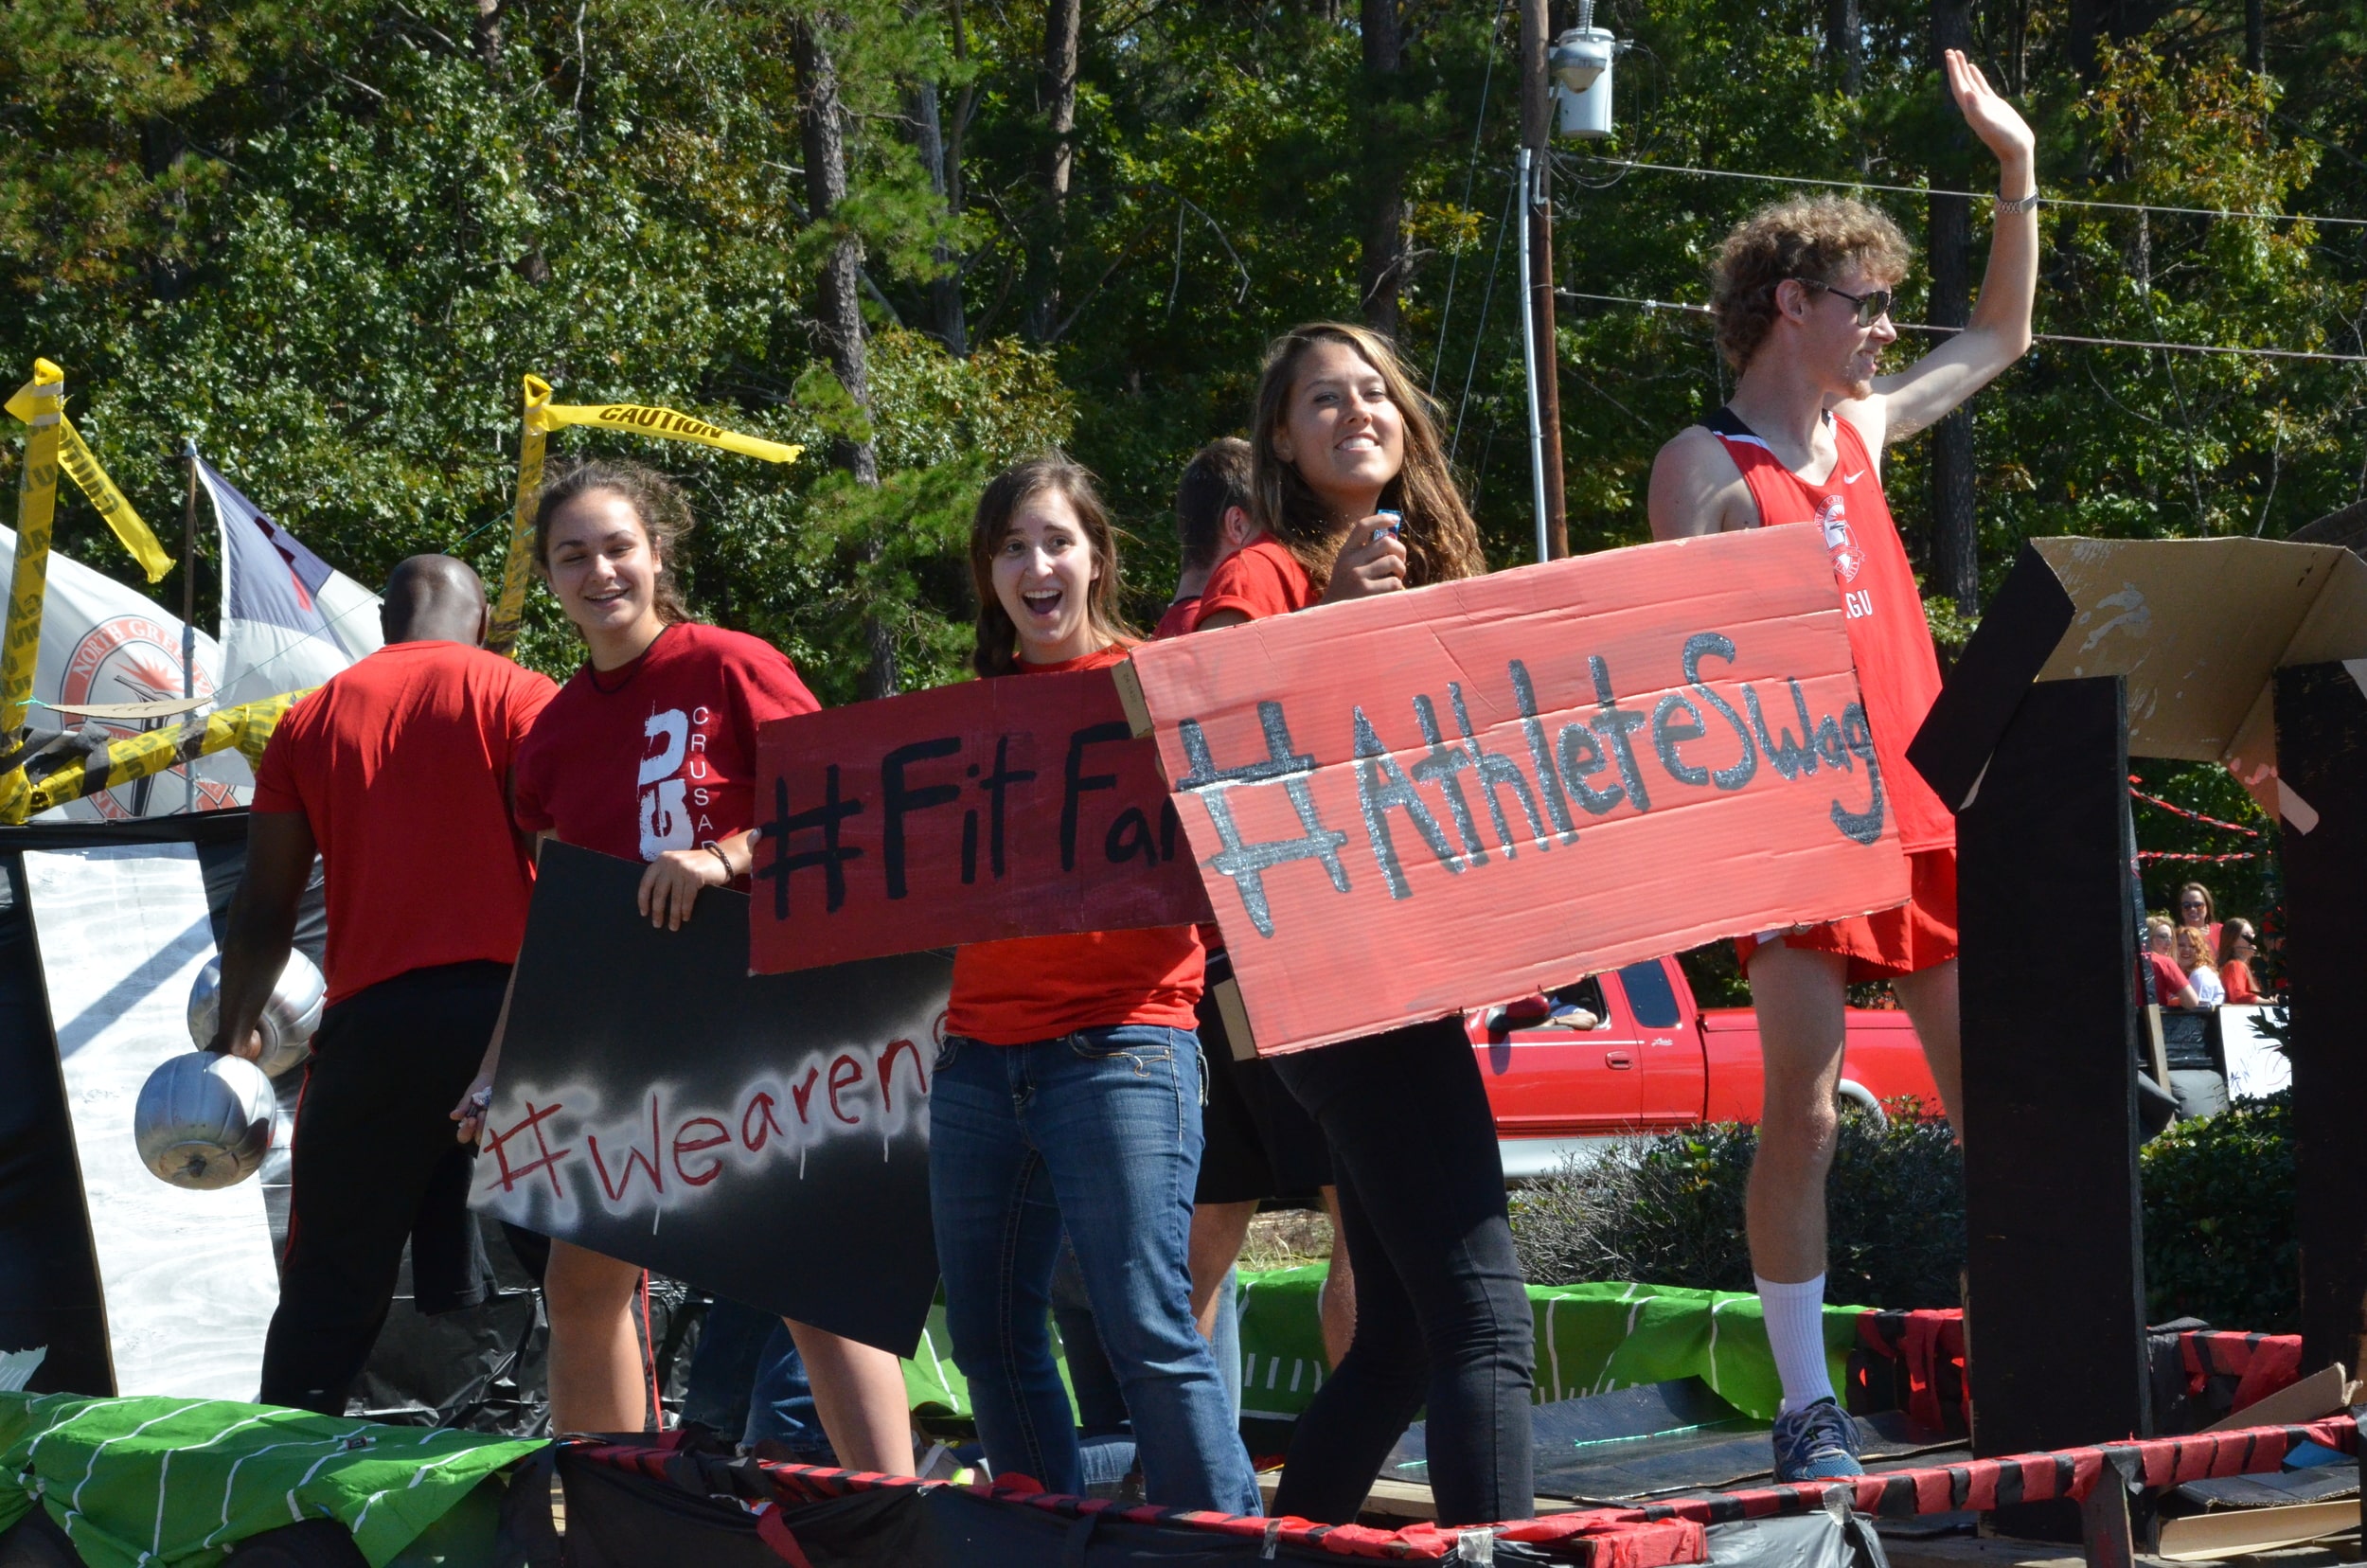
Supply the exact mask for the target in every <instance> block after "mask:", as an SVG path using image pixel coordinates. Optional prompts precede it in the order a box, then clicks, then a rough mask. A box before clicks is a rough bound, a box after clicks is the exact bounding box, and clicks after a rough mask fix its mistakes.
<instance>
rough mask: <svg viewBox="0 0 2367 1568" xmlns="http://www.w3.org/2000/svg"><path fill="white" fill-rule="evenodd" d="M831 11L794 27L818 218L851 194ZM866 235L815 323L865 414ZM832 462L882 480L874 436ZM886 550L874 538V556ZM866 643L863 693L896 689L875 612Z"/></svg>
mask: <svg viewBox="0 0 2367 1568" xmlns="http://www.w3.org/2000/svg"><path fill="white" fill-rule="evenodd" d="M841 25H843V24H840V23H838V22H837V20H836V19H835V18H833V17H831V16H829V15H828V13H824V14H823V15H819V16H816V17H814V18H813V19H811V20H810V21H807V22H803V23H800V24H799V25H798V27H797V30H796V45H795V49H796V64H797V81H798V85H799V86H800V87H801V88H803V89H804V91H803V92H802V93H801V94H800V95H799V96H800V100H801V101H800V103H799V114H798V118H799V121H800V124H799V130H800V131H801V132H802V133H803V138H804V142H805V153H806V206H807V209H808V211H809V213H810V216H811V219H812V222H814V223H819V224H824V225H833V226H834V225H835V224H836V223H837V213H838V206H839V204H840V203H842V202H844V201H845V199H846V127H845V105H844V104H843V103H842V102H841V101H840V98H839V89H838V67H837V63H836V62H835V61H834V60H833V59H832V57H831V54H830V42H831V41H830V36H829V34H830V31H831V30H832V29H834V28H835V27H837V26H841ZM862 288H863V241H862V240H861V239H860V238H858V237H857V236H856V235H854V234H853V233H851V232H843V233H841V234H840V235H839V236H838V238H837V240H836V241H834V242H833V243H832V244H831V246H830V252H829V255H828V258H826V259H825V260H824V261H823V263H822V277H821V281H820V286H819V287H818V288H817V289H816V290H815V292H814V325H815V327H816V328H817V329H818V331H819V335H820V337H821V339H822V347H823V351H824V352H825V353H827V354H828V356H829V360H830V369H831V370H832V372H834V373H835V374H836V375H837V377H838V382H839V384H840V385H841V386H843V387H845V390H846V396H847V398H848V400H849V401H852V402H853V403H854V405H855V406H856V407H857V408H859V409H861V410H862V411H863V414H864V415H865V416H868V415H869V414H870V412H871V368H870V364H869V361H868V359H867V358H866V356H865V353H864V347H863V305H862V301H861V293H862ZM830 462H831V463H832V465H833V466H835V467H837V468H840V469H844V470H845V472H847V473H849V474H851V475H853V477H854V480H855V482H856V483H857V484H859V485H877V484H878V483H879V482H880V458H879V453H878V451H877V450H876V449H875V448H874V447H873V445H872V443H871V442H870V441H869V440H868V439H864V440H860V441H858V440H853V439H850V438H848V437H844V436H836V437H831V439H830ZM883 553H884V550H883V546H882V543H881V541H878V540H874V541H873V542H872V543H871V546H870V550H869V554H870V558H871V559H872V560H873V561H878V560H879V559H880V558H881V555H882V554H883ZM863 642H864V645H865V648H866V650H867V651H868V653H869V655H870V660H869V663H868V665H867V666H866V668H864V670H863V687H862V690H863V696H864V697H865V698H866V699H868V698H873V697H888V696H893V695H894V694H895V692H896V641H895V636H894V633H893V632H892V631H891V629H890V628H889V627H888V626H887V625H886V624H885V623H884V622H882V621H881V620H880V619H879V617H878V616H876V615H865V616H864V617H863Z"/></svg>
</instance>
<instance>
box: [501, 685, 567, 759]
mask: <svg viewBox="0 0 2367 1568" xmlns="http://www.w3.org/2000/svg"><path fill="white" fill-rule="evenodd" d="M505 695H506V696H507V699H508V701H507V702H506V703H505V704H503V733H502V739H503V740H505V741H506V742H507V750H508V753H509V760H510V762H511V763H512V764H513V765H514V764H515V763H516V762H517V760H518V748H519V747H520V746H523V745H524V744H525V739H526V733H527V732H528V731H529V730H531V729H533V728H534V721H535V720H537V719H539V718H541V717H542V714H543V709H544V708H546V707H548V706H550V702H551V699H552V698H554V697H556V696H558V695H559V684H558V683H557V682H556V681H553V680H552V679H551V678H550V677H549V676H548V675H544V674H542V673H540V672H539V671H536V670H532V669H520V670H518V671H517V672H516V673H515V674H513V675H512V676H511V677H510V680H509V689H508V691H507V693H505Z"/></svg>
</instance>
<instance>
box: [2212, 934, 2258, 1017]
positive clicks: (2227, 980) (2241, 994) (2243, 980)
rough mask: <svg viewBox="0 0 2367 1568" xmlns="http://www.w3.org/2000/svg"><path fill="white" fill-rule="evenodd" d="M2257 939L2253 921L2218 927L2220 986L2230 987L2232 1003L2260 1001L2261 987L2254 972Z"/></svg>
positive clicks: (2229, 992) (2228, 988)
mask: <svg viewBox="0 0 2367 1568" xmlns="http://www.w3.org/2000/svg"><path fill="white" fill-rule="evenodd" d="M2257 940H2258V938H2257V937H2256V935H2254V933H2253V931H2252V924H2251V921H2250V920H2247V919H2242V918H2236V919H2232V920H2228V921H2226V922H2225V923H2223V924H2222V925H2221V926H2220V927H2219V984H2220V985H2222V986H2224V987H2226V988H2227V999H2228V1000H2229V1001H2230V1002H2257V1001H2259V1000H2260V986H2259V983H2258V982H2256V981H2255V980H2253V979H2252V973H2251V961H2252V957H2253V955H2254V953H2256V952H2257V946H2256V944H2257Z"/></svg>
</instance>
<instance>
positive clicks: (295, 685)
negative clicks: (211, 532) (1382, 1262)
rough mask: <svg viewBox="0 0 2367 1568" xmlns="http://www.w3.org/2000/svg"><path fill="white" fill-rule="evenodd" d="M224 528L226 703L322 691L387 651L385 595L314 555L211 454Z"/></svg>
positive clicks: (205, 480) (201, 462) (208, 486)
mask: <svg viewBox="0 0 2367 1568" xmlns="http://www.w3.org/2000/svg"><path fill="white" fill-rule="evenodd" d="M197 477H198V481H199V482H200V483H201V484H203V485H204V486H205V493H206V494H207V495H209V496H211V497H213V502H214V515H215V516H216V517H217V518H219V519H220V520H221V523H222V664H223V680H222V693H221V701H222V706H224V707H235V706H237V705H238V704H240V703H251V702H254V701H256V700H257V699H258V698H262V697H276V696H277V695H278V694H279V693H281V692H283V691H299V690H302V689H304V688H306V687H308V686H319V685H320V684H321V683H322V682H323V681H326V680H328V679H329V677H330V676H331V675H334V674H336V673H337V672H338V671H339V670H341V669H344V668H347V666H349V665H351V664H353V663H354V662H355V661H356V660H358V659H360V658H362V657H364V656H365V655H366V654H370V653H375V652H376V651H378V649H379V647H380V645H381V644H382V643H383V640H384V638H383V633H381V632H380V630H379V624H378V608H379V599H378V596H377V595H375V594H373V593H371V592H370V591H369V590H368V589H366V588H365V587H363V586H362V585H361V584H360V583H358V582H356V581H354V580H353V579H351V578H349V577H347V576H346V575H345V574H344V573H342V572H339V571H337V570H335V569H334V568H332V567H331V566H330V565H329V563H328V562H327V561H323V560H322V559H321V558H320V557H318V556H316V555H314V554H313V553H312V552H311V550H309V549H307V548H305V546H304V543H303V542H302V541H301V540H299V539H297V538H296V537H295V535H294V534H292V533H290V532H289V531H288V530H287V529H285V528H283V527H281V526H279V525H278V524H276V523H275V522H273V521H272V520H271V519H270V518H269V517H267V516H265V515H264V513H263V510H262V508H259V507H258V506H256V505H255V503H254V502H252V501H249V500H248V499H247V498H246V497H245V496H243V495H240V493H239V492H238V490H237V489H236V488H235V487H234V486H232V485H231V483H230V481H229V480H227V479H224V478H223V477H222V475H221V473H219V472H216V470H215V469H214V467H213V465H212V464H210V463H208V462H206V461H205V459H204V458H203V457H201V458H199V459H198V460H197Z"/></svg>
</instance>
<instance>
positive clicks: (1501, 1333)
mask: <svg viewBox="0 0 2367 1568" xmlns="http://www.w3.org/2000/svg"><path fill="white" fill-rule="evenodd" d="M1273 1066H1274V1072H1275V1074H1276V1076H1278V1077H1279V1078H1281V1079H1282V1081H1283V1082H1284V1083H1285V1084H1286V1085H1288V1086H1289V1088H1290V1093H1291V1094H1292V1095H1294V1096H1297V1098H1298V1100H1299V1103H1300V1104H1302V1105H1304V1106H1305V1107H1306V1108H1307V1110H1308V1114H1311V1115H1313V1116H1314V1118H1315V1120H1316V1122H1317V1123H1318V1124H1320V1125H1321V1126H1322V1128H1323V1130H1324V1133H1325V1135H1326V1137H1327V1138H1328V1139H1329V1140H1330V1144H1331V1161H1332V1168H1333V1171H1334V1173H1335V1175H1336V1176H1337V1177H1338V1179H1339V1184H1340V1223H1341V1227H1342V1230H1343V1232H1344V1235H1345V1237H1346V1239H1347V1248H1348V1261H1349V1263H1350V1264H1351V1265H1352V1266H1353V1267H1354V1268H1355V1270H1356V1339H1355V1343H1354V1344H1353V1345H1350V1346H1349V1349H1348V1353H1347V1356H1346V1358H1345V1359H1344V1360H1343V1361H1342V1362H1341V1363H1340V1365H1339V1366H1338V1368H1336V1369H1335V1370H1334V1371H1333V1373H1332V1375H1331V1379H1330V1381H1327V1382H1326V1383H1325V1384H1324V1385H1323V1387H1322V1388H1321V1389H1320V1390H1318V1391H1317V1393H1316V1395H1315V1399H1314V1402H1313V1403H1312V1404H1310V1405H1308V1408H1307V1413H1306V1414H1305V1415H1303V1416H1301V1417H1299V1420H1298V1428H1297V1430H1296V1431H1295V1432H1294V1433H1293V1434H1291V1437H1290V1459H1289V1462H1288V1463H1287V1464H1286V1465H1285V1466H1284V1468H1283V1471H1282V1486H1281V1489H1280V1490H1279V1491H1277V1492H1276V1493H1275V1494H1274V1501H1273V1511H1274V1512H1275V1513H1276V1514H1297V1515H1299V1516H1300V1517H1301V1518H1305V1519H1310V1520H1314V1521H1316V1522H1318V1523H1331V1524H1344V1523H1350V1522H1352V1521H1353V1520H1354V1519H1355V1518H1356V1515H1357V1510H1358V1509H1360V1508H1361V1507H1362V1506H1363V1504H1364V1498H1365V1494H1366V1493H1367V1492H1369V1491H1370V1490H1371V1489H1372V1484H1373V1480H1374V1478H1375V1477H1376V1476H1378V1475H1379V1473H1380V1467H1381V1462H1382V1461H1383V1460H1385V1459H1387V1458H1388V1456H1389V1450H1390V1449H1391V1448H1392V1447H1393V1446H1394V1445H1395V1444H1396V1442H1397V1438H1398V1437H1399V1435H1401V1434H1403V1433H1404V1431H1405V1429H1406V1427H1407V1425H1408V1424H1409V1423H1410V1422H1411V1421H1412V1420H1413V1419H1414V1417H1415V1413H1416V1412H1418V1411H1420V1410H1421V1409H1422V1408H1423V1406H1424V1405H1425V1404H1427V1405H1428V1406H1429V1417H1428V1419H1429V1426H1428V1432H1427V1435H1428V1439H1429V1449H1430V1484H1431V1490H1432V1493H1433V1497H1434V1498H1435V1499H1436V1501H1437V1505H1438V1523H1441V1524H1481V1523H1488V1522H1489V1521H1492V1520H1500V1519H1526V1518H1528V1517H1529V1516H1530V1514H1531V1513H1532V1512H1533V1511H1534V1507H1535V1495H1534V1485H1535V1477H1536V1455H1535V1453H1534V1452H1533V1451H1532V1449H1531V1447H1530V1436H1529V1397H1530V1385H1531V1381H1532V1378H1531V1369H1532V1366H1533V1364H1534V1361H1535V1354H1536V1351H1535V1344H1534V1340H1535V1334H1534V1328H1533V1326H1532V1320H1531V1318H1530V1316H1529V1301H1528V1292H1527V1291H1526V1290H1525V1289H1524V1288H1523V1287H1522V1280H1521V1267H1520V1263H1519V1261H1518V1259H1517V1258H1515V1257H1514V1256H1513V1251H1512V1226H1511V1223H1510V1221H1509V1219H1508V1217H1507V1213H1506V1208H1505V1203H1504V1162H1503V1159H1502V1157H1501V1156H1500V1155H1499V1154H1498V1153H1497V1150H1496V1123H1495V1118H1494V1116H1493V1115H1492V1114H1490V1113H1489V1111H1488V1109H1487V1093H1486V1089H1485V1088H1484V1087H1482V1085H1481V1083H1480V1076H1479V1066H1478V1063H1477V1062H1476V1061H1474V1060H1472V1056H1471V1046H1470V1042H1468V1040H1467V1039H1466V1038H1465V1037H1464V1033H1463V1027H1462V1021H1461V1020H1460V1019H1457V1018H1447V1019H1441V1020H1439V1021H1438V1022H1436V1023H1432V1024H1418V1025H1413V1026H1412V1027H1409V1028H1403V1029H1394V1030H1392V1031H1390V1032H1389V1033H1387V1034H1381V1035H1371V1036H1368V1037H1366V1038H1365V1039H1362V1040H1355V1041H1349V1042H1345V1043H1343V1044H1339V1045H1326V1046H1322V1047H1320V1048H1318V1049H1316V1050H1311V1051H1296V1052H1293V1053H1291V1054H1290V1055H1289V1056H1284V1057H1277V1058H1275V1059H1274V1063H1273Z"/></svg>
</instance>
